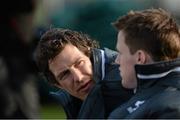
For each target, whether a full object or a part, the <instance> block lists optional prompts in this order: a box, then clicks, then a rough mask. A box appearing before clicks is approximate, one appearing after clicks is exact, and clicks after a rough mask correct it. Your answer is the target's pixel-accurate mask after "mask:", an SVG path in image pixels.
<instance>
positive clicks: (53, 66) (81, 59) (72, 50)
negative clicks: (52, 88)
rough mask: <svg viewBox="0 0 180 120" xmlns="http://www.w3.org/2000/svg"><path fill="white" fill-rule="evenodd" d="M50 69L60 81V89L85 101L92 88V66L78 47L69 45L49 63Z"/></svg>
mask: <svg viewBox="0 0 180 120" xmlns="http://www.w3.org/2000/svg"><path fill="white" fill-rule="evenodd" d="M49 69H50V71H51V72H52V73H53V74H54V76H55V78H56V80H57V81H58V83H59V84H58V85H56V86H58V87H60V88H62V89H64V90H66V91H67V92H69V93H70V94H71V95H72V96H74V97H77V98H79V99H81V100H84V99H85V98H86V96H87V95H88V93H89V92H90V90H91V89H92V87H93V86H94V81H93V80H92V76H93V75H92V74H93V72H92V64H91V61H90V59H89V57H87V56H86V55H84V54H83V53H82V52H81V51H80V50H79V49H78V48H77V47H75V46H73V45H71V44H67V45H66V46H65V48H64V49H63V50H62V51H61V52H60V53H59V54H58V55H57V56H56V57H55V58H54V59H52V60H50V61H49Z"/></svg>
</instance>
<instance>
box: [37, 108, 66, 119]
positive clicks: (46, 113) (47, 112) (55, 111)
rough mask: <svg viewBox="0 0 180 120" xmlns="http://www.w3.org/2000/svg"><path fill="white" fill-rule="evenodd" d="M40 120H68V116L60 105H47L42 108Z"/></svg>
mask: <svg viewBox="0 0 180 120" xmlns="http://www.w3.org/2000/svg"><path fill="white" fill-rule="evenodd" d="M40 119H66V116H65V113H64V110H63V108H61V107H60V106H59V105H53V104H47V105H42V106H41V108H40Z"/></svg>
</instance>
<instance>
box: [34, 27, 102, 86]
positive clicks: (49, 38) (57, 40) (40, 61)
mask: <svg viewBox="0 0 180 120" xmlns="http://www.w3.org/2000/svg"><path fill="white" fill-rule="evenodd" d="M66 44H72V45H74V46H76V47H77V48H78V49H79V50H80V51H82V52H83V53H84V54H85V55H86V56H88V57H90V56H91V54H92V53H91V50H89V49H88V48H90V49H91V48H98V47H99V44H98V42H97V41H95V40H93V39H91V38H90V37H89V36H88V35H87V34H83V33H81V32H77V31H73V30H69V29H62V28H52V29H49V30H47V31H46V32H45V33H44V34H43V35H42V36H41V39H40V41H39V43H38V45H37V48H36V50H35V61H36V64H37V66H38V68H39V70H40V72H41V73H43V75H44V76H45V77H46V79H47V80H48V82H49V83H51V84H54V83H57V81H56V79H55V77H54V75H53V74H52V72H51V71H50V70H49V67H48V61H49V60H51V59H53V58H54V57H55V56H56V55H58V54H59V53H60V52H61V51H62V50H63V49H64V47H65V45H66Z"/></svg>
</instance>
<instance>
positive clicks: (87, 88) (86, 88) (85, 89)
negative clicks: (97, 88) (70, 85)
mask: <svg viewBox="0 0 180 120" xmlns="http://www.w3.org/2000/svg"><path fill="white" fill-rule="evenodd" d="M92 83H93V82H92V80H89V81H88V82H87V83H85V84H83V85H81V86H80V87H79V88H78V90H77V91H78V92H89V91H90V89H91V88H92Z"/></svg>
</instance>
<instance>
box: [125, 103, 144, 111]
mask: <svg viewBox="0 0 180 120" xmlns="http://www.w3.org/2000/svg"><path fill="white" fill-rule="evenodd" d="M144 102H145V101H144V100H143V101H136V103H135V104H134V107H128V108H127V111H128V112H129V113H132V112H134V111H135V110H137V109H138V108H139V107H140V106H141V105H142V104H143V103H144Z"/></svg>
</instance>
